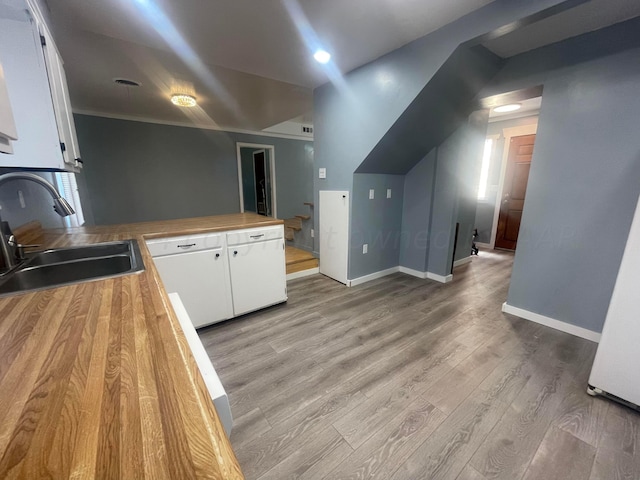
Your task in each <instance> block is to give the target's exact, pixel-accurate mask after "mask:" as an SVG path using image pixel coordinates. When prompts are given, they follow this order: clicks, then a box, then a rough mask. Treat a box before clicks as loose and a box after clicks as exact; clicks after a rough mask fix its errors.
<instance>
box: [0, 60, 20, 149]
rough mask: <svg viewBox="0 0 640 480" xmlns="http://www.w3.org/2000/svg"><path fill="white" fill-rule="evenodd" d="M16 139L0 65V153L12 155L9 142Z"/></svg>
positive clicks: (16, 135) (11, 111)
mask: <svg viewBox="0 0 640 480" xmlns="http://www.w3.org/2000/svg"><path fill="white" fill-rule="evenodd" d="M17 139H18V133H17V132H16V123H15V121H14V120H13V109H12V108H11V102H10V101H9V92H7V84H6V80H5V79H4V70H3V69H2V63H0V153H13V148H11V142H12V141H15V140H17Z"/></svg>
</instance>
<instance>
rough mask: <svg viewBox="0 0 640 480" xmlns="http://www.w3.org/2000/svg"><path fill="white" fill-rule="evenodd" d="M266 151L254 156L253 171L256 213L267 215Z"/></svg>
mask: <svg viewBox="0 0 640 480" xmlns="http://www.w3.org/2000/svg"><path fill="white" fill-rule="evenodd" d="M265 164H266V162H265V156H264V150H263V151H261V152H256V153H254V154H253V171H254V174H255V188H256V212H257V213H258V215H267V214H268V212H267V171H266V170H267V169H266V165H265Z"/></svg>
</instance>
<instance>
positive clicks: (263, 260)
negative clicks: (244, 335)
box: [227, 239, 287, 315]
mask: <svg viewBox="0 0 640 480" xmlns="http://www.w3.org/2000/svg"><path fill="white" fill-rule="evenodd" d="M227 251H228V255H229V269H230V272H231V292H232V297H233V311H234V313H235V315H242V314H243V313H247V312H251V311H253V310H258V309H260V308H263V307H268V306H269V305H274V304H276V303H280V302H284V301H285V300H286V299H287V280H286V272H285V259H284V240H283V239H277V240H269V241H266V242H258V243H252V244H250V245H237V246H233V247H228V249H227Z"/></svg>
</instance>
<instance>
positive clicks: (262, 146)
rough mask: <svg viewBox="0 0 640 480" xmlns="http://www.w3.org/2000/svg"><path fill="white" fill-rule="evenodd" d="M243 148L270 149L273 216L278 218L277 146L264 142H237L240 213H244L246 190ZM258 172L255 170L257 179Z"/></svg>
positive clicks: (254, 174)
mask: <svg viewBox="0 0 640 480" xmlns="http://www.w3.org/2000/svg"><path fill="white" fill-rule="evenodd" d="M241 148H253V149H255V150H269V152H270V157H269V158H270V165H269V175H270V176H271V211H272V213H273V215H272V217H273V218H278V210H277V204H276V148H275V146H274V145H266V144H262V143H246V142H236V160H237V163H238V192H239V193H240V213H244V190H243V188H242V157H241V151H240V149H241ZM252 166H253V164H252ZM255 176H256V173H255V171H254V172H253V178H254V181H255ZM256 201H257V200H256Z"/></svg>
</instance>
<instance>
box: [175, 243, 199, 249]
mask: <svg viewBox="0 0 640 480" xmlns="http://www.w3.org/2000/svg"><path fill="white" fill-rule="evenodd" d="M195 246H196V244H195V243H185V244H184V245H178V248H191V247H195Z"/></svg>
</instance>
